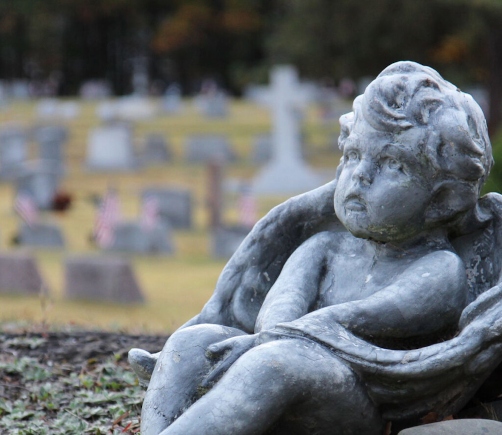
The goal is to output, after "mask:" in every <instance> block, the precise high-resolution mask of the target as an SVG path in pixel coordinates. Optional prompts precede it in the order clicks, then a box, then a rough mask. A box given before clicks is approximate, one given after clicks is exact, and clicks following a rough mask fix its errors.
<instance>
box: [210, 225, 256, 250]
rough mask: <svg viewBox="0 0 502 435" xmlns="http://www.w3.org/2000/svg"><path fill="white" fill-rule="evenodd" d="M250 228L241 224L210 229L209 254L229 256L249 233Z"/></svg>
mask: <svg viewBox="0 0 502 435" xmlns="http://www.w3.org/2000/svg"><path fill="white" fill-rule="evenodd" d="M249 231H250V228H245V227H242V226H228V225H226V226H219V227H218V228H215V229H213V230H212V231H211V255H212V256H213V257H215V258H230V257H231V256H232V255H233V254H234V253H235V251H237V248H239V246H240V244H241V243H242V241H243V240H244V239H245V238H246V236H247V235H248V234H249Z"/></svg>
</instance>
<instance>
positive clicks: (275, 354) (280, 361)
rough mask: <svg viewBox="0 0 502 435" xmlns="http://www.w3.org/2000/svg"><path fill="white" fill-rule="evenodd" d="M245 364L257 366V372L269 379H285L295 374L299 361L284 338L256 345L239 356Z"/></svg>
mask: <svg viewBox="0 0 502 435" xmlns="http://www.w3.org/2000/svg"><path fill="white" fill-rule="evenodd" d="M241 359H242V361H241V362H242V363H243V364H244V365H246V366H253V367H255V368H257V371H256V372H257V373H259V374H260V375H261V376H264V377H267V378H270V379H277V380H279V379H282V380H283V381H287V380H288V379H289V378H291V377H292V376H295V375H296V374H297V370H298V365H299V361H298V358H297V357H296V356H295V355H292V353H291V349H290V346H288V345H287V344H286V340H281V341H276V342H271V343H266V344H262V345H260V346H257V347H255V348H253V349H251V350H250V351H248V352H247V353H246V354H244V355H243V357H241Z"/></svg>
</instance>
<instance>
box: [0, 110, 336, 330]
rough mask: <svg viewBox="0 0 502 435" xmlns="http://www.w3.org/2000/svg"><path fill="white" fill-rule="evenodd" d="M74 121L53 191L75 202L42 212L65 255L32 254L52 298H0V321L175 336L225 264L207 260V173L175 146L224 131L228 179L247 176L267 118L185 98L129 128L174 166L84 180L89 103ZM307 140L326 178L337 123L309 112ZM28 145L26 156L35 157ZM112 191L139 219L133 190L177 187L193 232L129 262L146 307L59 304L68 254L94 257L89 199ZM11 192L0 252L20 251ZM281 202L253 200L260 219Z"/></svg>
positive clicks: (1, 196) (4, 119)
mask: <svg viewBox="0 0 502 435" xmlns="http://www.w3.org/2000/svg"><path fill="white" fill-rule="evenodd" d="M81 104H82V112H81V115H80V116H79V117H78V118H76V119H75V120H72V121H68V122H67V125H68V127H69V128H70V131H71V137H70V141H69V143H68V146H67V149H66V160H67V169H68V171H67V176H66V177H65V179H64V180H63V183H62V186H61V189H62V190H65V191H67V192H69V193H70V194H71V195H72V196H73V199H74V200H73V206H72V208H71V210H69V211H68V212H66V213H62V214H56V213H46V214H45V215H44V216H43V219H47V220H51V221H56V222H57V223H58V224H59V225H60V226H61V228H62V230H63V232H64V235H65V237H66V241H67V248H66V249H65V250H64V251H49V250H37V251H35V255H36V258H37V259H38V264H39V267H40V270H41V273H42V275H43V277H44V278H45V280H46V282H47V285H48V287H49V289H50V297H49V298H48V299H47V300H41V299H40V298H39V297H19V296H17V297H16V296H0V323H3V324H4V325H5V323H6V322H29V323H43V324H44V325H49V326H57V325H58V324H68V323H74V324H76V325H80V326H83V327H91V326H93V327H100V328H103V329H123V330H129V331H139V330H142V331H150V332H165V331H171V330H173V329H175V328H176V327H177V326H179V325H181V324H182V323H184V322H185V321H186V320H188V319H189V318H190V317H192V316H193V315H195V314H196V313H197V312H199V311H200V309H201V308H202V306H203V304H204V303H205V302H206V301H207V299H208V298H209V296H210V295H211V293H212V291H213V288H214V285H215V283H216V280H217V278H218V275H219V273H220V272H221V270H222V268H223V266H224V263H225V262H224V261H215V260H214V259H212V258H211V257H210V255H209V236H208V232H207V224H208V214H207V210H206V207H205V197H206V185H207V183H206V176H207V174H206V168H205V167H203V166H197V165H186V164H185V163H184V162H183V158H182V157H183V143H184V140H185V138H186V136H187V135H189V134H196V133H215V134H225V135H227V136H228V137H229V140H230V142H231V143H232V144H233V145H234V147H235V149H236V152H237V153H238V155H239V161H238V162H237V163H235V164H233V165H230V166H228V167H227V168H226V169H225V176H226V177H229V178H240V179H251V178H252V177H253V175H254V174H255V173H256V171H257V170H258V168H257V167H256V166H253V165H252V164H251V163H250V161H249V160H250V159H249V157H250V154H251V148H252V139H253V136H254V135H255V134H257V133H261V132H266V131H268V130H269V129H270V121H269V118H270V117H269V114H268V112H267V111H265V110H263V109H260V108H257V107H255V106H254V105H251V104H249V103H246V102H242V101H235V102H233V103H232V105H231V110H230V115H229V117H228V118H224V119H216V120H208V119H204V118H202V117H201V116H200V115H199V114H198V113H196V111H195V109H194V107H193V104H192V102H191V101H187V102H186V104H185V106H186V108H185V110H184V112H183V113H182V114H179V115H175V116H165V115H164V116H158V117H156V118H154V119H152V120H148V121H143V122H139V123H137V125H136V126H135V131H134V133H135V146H136V147H137V148H138V150H139V149H140V148H141V145H142V140H143V138H144V137H145V135H146V134H147V133H148V132H159V133H161V134H163V135H164V136H165V137H166V139H168V140H169V142H170V144H171V146H172V149H173V152H174V161H173V163H170V164H168V165H163V166H156V167H150V168H147V169H143V170H140V171H138V172H131V173H89V172H87V171H86V170H85V169H84V167H83V164H84V159H85V153H86V141H87V134H88V131H89V128H92V127H94V126H97V125H98V124H99V120H98V118H97V117H96V116H95V108H96V105H95V103H92V102H82V103H81ZM8 122H16V123H20V124H21V125H23V126H26V127H30V126H33V125H35V124H36V123H39V122H40V121H39V120H37V119H36V116H35V104H34V103H29V102H25V103H16V104H15V105H14V106H13V107H12V108H11V109H9V110H8V111H5V110H4V111H0V125H2V124H4V123H8ZM304 128H305V133H306V137H307V140H308V147H307V156H308V160H309V162H310V164H311V165H312V166H314V167H316V168H318V169H320V170H323V171H324V172H328V173H333V174H334V171H335V168H336V166H337V163H338V160H339V155H338V154H337V153H336V152H334V151H333V146H332V139H333V137H335V136H336V134H337V133H338V123H337V122H336V121H333V122H331V123H329V124H324V123H322V122H321V121H320V120H319V117H318V116H317V115H316V112H315V108H311V109H310V110H309V111H308V113H307V116H306V119H305V125H304ZM34 149H35V147H34V144H31V151H30V152H31V156H32V157H34V156H35V152H34ZM109 185H113V186H115V187H117V188H118V191H119V196H120V200H121V203H122V211H123V215H124V217H125V218H126V219H135V218H136V217H137V216H138V214H139V208H140V203H139V193H140V192H141V191H142V189H143V188H144V187H146V186H151V185H157V186H167V185H178V186H183V187H187V188H189V189H191V190H192V192H193V195H194V199H195V212H194V213H195V227H194V229H193V230H192V231H177V232H175V236H174V237H175V244H176V247H177V251H176V254H175V255H174V256H172V257H155V256H131V260H132V264H133V267H134V271H135V273H136V275H137V277H138V281H139V283H140V286H141V287H142V289H143V291H144V293H145V296H146V298H147V302H146V303H145V304H144V305H141V306H119V305H113V304H102V303H99V304H98V303H91V302H85V303H84V302H73V301H68V300H65V298H64V286H65V284H64V280H63V265H64V259H65V257H66V256H67V255H68V254H73V253H91V254H98V250H96V248H95V247H93V246H92V245H91V244H90V243H89V240H88V238H89V235H90V234H91V233H92V228H93V222H94V217H95V209H94V205H93V203H92V196H93V195H96V194H97V195H101V194H103V193H104V192H105V190H106V188H107V186H109ZM14 193H15V192H14V190H13V188H12V186H11V185H10V184H8V183H4V184H0V247H1V249H3V250H11V249H19V248H16V247H14V246H13V245H12V243H11V241H12V238H13V237H14V235H15V234H16V231H17V226H18V224H19V220H18V218H17V217H16V215H15V214H14V212H13V209H12V204H13V199H14ZM284 199H285V198H260V200H259V202H258V206H259V214H260V215H264V214H265V213H266V212H267V211H268V210H269V209H270V208H271V207H273V206H274V205H276V204H277V203H279V202H281V201H282V200H284ZM236 219H237V213H236V210H235V198H232V197H231V196H229V197H228V198H226V207H225V211H224V220H225V221H226V222H228V223H232V222H235V221H236Z"/></svg>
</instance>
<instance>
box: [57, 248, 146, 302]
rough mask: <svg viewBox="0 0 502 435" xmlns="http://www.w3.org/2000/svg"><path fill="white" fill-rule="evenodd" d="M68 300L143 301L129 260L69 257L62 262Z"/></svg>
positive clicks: (107, 257)
mask: <svg viewBox="0 0 502 435" xmlns="http://www.w3.org/2000/svg"><path fill="white" fill-rule="evenodd" d="M64 274H65V295H66V297H67V298H68V299H83V300H91V301H106V302H114V303H141V302H144V300H145V298H144V296H143V294H142V292H141V289H140V288H139V285H138V282H137V280H136V277H135V275H134V272H133V270H132V267H131V264H130V263H129V261H127V260H125V259H123V258H118V257H110V256H97V257H91V256H87V257H83V256H72V257H68V258H67V259H66V261H65V272H64Z"/></svg>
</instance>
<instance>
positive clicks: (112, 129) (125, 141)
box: [86, 125, 136, 171]
mask: <svg viewBox="0 0 502 435" xmlns="http://www.w3.org/2000/svg"><path fill="white" fill-rule="evenodd" d="M86 166H87V168H89V169H91V170H97V171H99V170H103V171H106V170H112V171H113V170H115V171H128V170H131V169H135V168H136V158H135V155H134V149H133V142H132V133H131V130H130V129H129V128H127V127H125V126H122V125H109V126H104V127H98V128H96V129H94V130H92V131H91V132H90V133H89V140H88V142H87V161H86Z"/></svg>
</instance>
